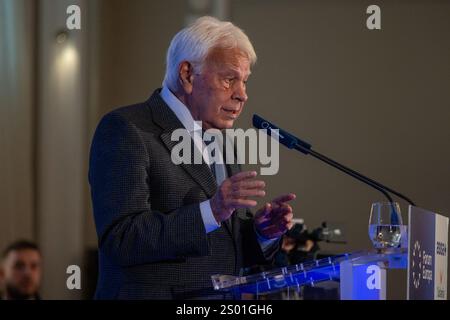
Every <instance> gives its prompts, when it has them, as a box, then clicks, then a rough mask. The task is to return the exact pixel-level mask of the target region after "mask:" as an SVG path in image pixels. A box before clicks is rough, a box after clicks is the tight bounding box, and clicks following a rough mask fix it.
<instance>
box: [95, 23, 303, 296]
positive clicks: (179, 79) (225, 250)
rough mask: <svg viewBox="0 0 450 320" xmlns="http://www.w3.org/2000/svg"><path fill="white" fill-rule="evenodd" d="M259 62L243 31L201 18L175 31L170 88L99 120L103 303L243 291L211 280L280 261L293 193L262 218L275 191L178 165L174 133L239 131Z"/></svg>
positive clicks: (231, 173) (232, 171)
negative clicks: (217, 287)
mask: <svg viewBox="0 0 450 320" xmlns="http://www.w3.org/2000/svg"><path fill="white" fill-rule="evenodd" d="M255 61H256V54H255V51H254V49H253V46H252V44H251V43H250V41H249V39H248V37H247V36H246V35H245V34H244V33H243V31H242V30H241V29H239V28H238V27H236V26H234V25H233V24H232V23H230V22H222V21H219V20H217V19H215V18H211V17H202V18H200V19H198V20H197V21H195V22H194V23H193V24H192V25H191V26H189V27H188V28H185V29H183V30H181V31H180V32H179V33H178V34H176V35H175V37H174V38H173V40H172V42H171V44H170V47H169V50H168V53H167V69H166V75H165V78H164V82H163V87H162V89H157V90H156V91H155V92H154V93H153V94H152V95H151V97H150V98H149V99H148V100H147V101H146V102H144V103H139V104H135V105H132V106H127V107H123V108H119V109H116V110H114V111H112V112H111V113H109V114H107V115H105V116H104V117H103V119H102V120H101V121H100V124H99V125H98V127H97V129H96V132H95V135H94V138H93V142H92V146H91V153H90V166H89V182H90V185H91V195H92V202H93V208H94V216H95V223H96V229H97V234H98V243H99V264H100V274H99V279H98V284H97V291H96V298H98V299H207V298H215V299H221V298H225V299H226V298H233V297H232V296H228V295H227V294H222V293H220V292H215V291H214V290H213V289H212V282H211V275H214V274H231V275H238V274H239V272H240V270H241V269H242V268H244V267H249V266H253V265H256V264H265V263H268V262H270V260H271V259H272V257H273V255H274V253H275V252H276V251H277V250H278V249H279V243H280V241H279V239H280V237H281V236H282V235H283V234H284V233H285V232H286V231H287V230H288V229H290V228H291V227H292V225H293V222H292V218H293V214H292V208H291V206H290V205H289V204H288V202H289V201H291V200H293V199H294V198H295V195H294V194H286V195H282V196H279V197H277V198H275V199H274V200H273V201H272V202H270V203H266V204H265V205H264V206H263V207H262V208H261V209H259V210H258V211H257V212H256V214H255V216H253V215H252V214H251V212H250V211H249V208H251V207H255V206H256V205H257V202H256V201H255V198H258V197H264V196H265V192H264V188H265V184H264V182H263V181H261V180H258V179H257V178H256V172H253V171H249V172H241V170H240V167H239V165H237V164H222V165H217V163H216V164H212V165H208V164H207V163H205V162H203V163H201V164H195V163H192V164H189V163H181V164H174V163H173V161H171V150H172V149H173V148H174V146H175V144H176V143H177V142H175V141H172V139H171V136H172V132H173V131H174V130H176V129H186V130H188V131H189V132H191V133H192V134H195V132H198V131H196V130H194V129H195V126H198V125H199V123H200V122H199V121H201V125H202V128H201V129H203V130H208V129H219V130H223V129H229V128H232V126H233V123H234V121H235V120H236V119H237V118H238V116H239V115H240V113H241V112H242V110H243V107H244V104H245V102H246V101H247V98H248V97H247V94H246V83H247V80H248V77H249V75H250V67H251V66H252V65H253V64H254V63H255ZM200 132H201V130H200ZM194 145H195V144H194ZM227 152H233V150H227Z"/></svg>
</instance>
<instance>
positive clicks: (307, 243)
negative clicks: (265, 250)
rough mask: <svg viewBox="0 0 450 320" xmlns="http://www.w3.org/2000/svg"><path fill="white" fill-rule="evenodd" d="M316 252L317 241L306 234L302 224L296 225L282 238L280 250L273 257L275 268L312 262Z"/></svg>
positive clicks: (317, 248)
mask: <svg viewBox="0 0 450 320" xmlns="http://www.w3.org/2000/svg"><path fill="white" fill-rule="evenodd" d="M318 250H319V247H318V245H317V239H314V237H312V236H311V234H309V233H308V231H307V230H306V228H305V227H304V225H303V224H299V223H296V224H295V225H294V227H293V228H292V229H291V230H289V231H288V232H286V233H285V234H284V236H283V240H282V245H281V250H280V251H278V252H277V254H276V256H275V266H277V267H284V266H288V265H292V264H298V263H302V262H304V261H309V260H313V259H314V255H315V253H316V252H317V251H318Z"/></svg>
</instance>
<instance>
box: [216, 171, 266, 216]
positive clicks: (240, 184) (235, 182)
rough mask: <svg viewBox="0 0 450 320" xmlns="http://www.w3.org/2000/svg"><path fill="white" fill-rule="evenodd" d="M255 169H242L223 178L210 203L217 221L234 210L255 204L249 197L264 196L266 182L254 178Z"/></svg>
mask: <svg viewBox="0 0 450 320" xmlns="http://www.w3.org/2000/svg"><path fill="white" fill-rule="evenodd" d="M255 177H256V172H255V171H244V172H239V173H237V174H235V175H234V176H232V177H230V178H228V179H226V180H224V181H223V182H222V184H221V185H220V186H219V188H218V190H217V192H216V194H215V195H214V196H213V197H212V198H211V200H210V205H211V209H212V212H213V215H214V217H215V218H216V220H217V222H219V223H220V222H222V221H225V220H227V219H228V218H230V216H231V214H232V213H233V212H234V210H236V209H239V208H251V207H254V206H256V205H257V202H256V201H255V200H250V199H248V198H249V197H264V196H265V194H266V193H265V192H264V187H265V186H266V184H265V183H264V181H261V180H254V178H255Z"/></svg>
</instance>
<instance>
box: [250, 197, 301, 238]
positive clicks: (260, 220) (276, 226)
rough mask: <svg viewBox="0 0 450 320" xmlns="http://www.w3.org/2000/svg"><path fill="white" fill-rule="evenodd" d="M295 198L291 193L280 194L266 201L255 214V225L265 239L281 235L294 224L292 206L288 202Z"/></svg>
mask: <svg viewBox="0 0 450 320" xmlns="http://www.w3.org/2000/svg"><path fill="white" fill-rule="evenodd" d="M295 198H296V195H295V194H293V193H288V194H286V195H282V196H280V197H277V198H275V199H273V200H272V202H270V203H266V204H265V206H264V207H262V208H261V209H259V210H258V211H257V212H256V214H255V227H256V230H257V231H258V233H259V234H260V235H262V236H263V237H265V238H267V239H275V238H279V237H281V236H282V235H283V234H284V233H285V232H286V231H288V230H290V229H291V228H292V227H293V226H294V222H293V221H292V219H293V218H294V215H293V213H292V207H291V206H290V205H289V204H288V202H289V201H292V200H294V199H295Z"/></svg>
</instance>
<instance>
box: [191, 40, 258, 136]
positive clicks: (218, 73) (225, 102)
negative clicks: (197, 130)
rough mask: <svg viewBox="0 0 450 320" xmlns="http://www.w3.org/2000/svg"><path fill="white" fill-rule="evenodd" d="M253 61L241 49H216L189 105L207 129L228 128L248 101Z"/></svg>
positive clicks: (196, 81)
mask: <svg viewBox="0 0 450 320" xmlns="http://www.w3.org/2000/svg"><path fill="white" fill-rule="evenodd" d="M249 76H250V62H249V60H248V58H247V57H245V56H244V55H243V54H242V52H241V51H239V50H238V49H220V48H217V49H213V50H212V51H211V52H210V53H209V55H208V58H207V61H206V62H205V64H204V66H203V69H202V70H201V73H200V74H195V76H194V80H193V86H192V93H191V95H190V96H189V98H188V101H187V102H188V106H189V107H190V110H191V113H192V115H193V117H194V119H195V120H197V121H202V123H203V128H204V129H210V128H214V129H228V128H231V127H232V126H233V124H234V121H235V120H236V119H237V118H238V117H239V115H240V114H241V112H242V109H243V107H244V104H245V102H246V101H247V98H248V97H247V93H246V82H247V79H248V77H249Z"/></svg>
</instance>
